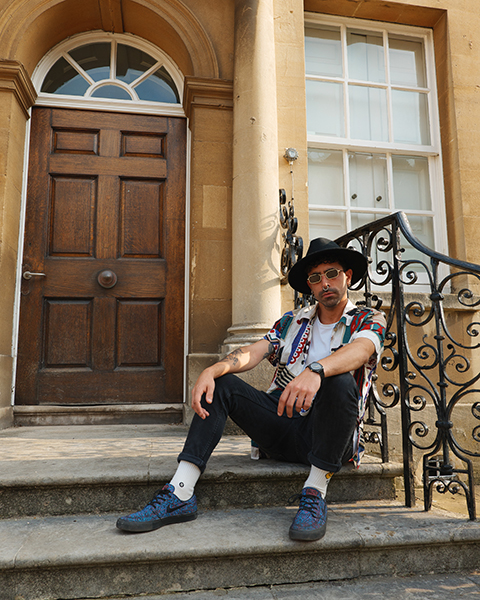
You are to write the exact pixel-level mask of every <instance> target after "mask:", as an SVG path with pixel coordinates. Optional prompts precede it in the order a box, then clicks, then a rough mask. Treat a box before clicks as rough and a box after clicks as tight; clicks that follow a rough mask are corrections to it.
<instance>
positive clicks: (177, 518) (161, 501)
mask: <svg viewBox="0 0 480 600" xmlns="http://www.w3.org/2000/svg"><path fill="white" fill-rule="evenodd" d="M174 489H175V488H174V487H173V485H170V484H169V483H167V485H165V486H163V488H162V489H161V490H160V491H159V492H157V493H156V494H155V496H154V498H153V500H152V501H151V502H149V503H148V504H147V506H145V508H142V510H139V511H138V512H136V513H133V514H131V515H128V516H126V517H120V518H119V519H118V521H117V527H118V529H122V530H123V531H136V532H141V531H153V530H154V529H158V528H159V527H163V526H164V525H170V524H171V523H183V522H184V521H193V520H194V519H196V518H197V498H196V497H195V494H194V495H193V496H192V497H191V498H190V500H187V501H186V502H184V501H183V500H180V498H178V497H177V496H175V494H174V493H173V490H174Z"/></svg>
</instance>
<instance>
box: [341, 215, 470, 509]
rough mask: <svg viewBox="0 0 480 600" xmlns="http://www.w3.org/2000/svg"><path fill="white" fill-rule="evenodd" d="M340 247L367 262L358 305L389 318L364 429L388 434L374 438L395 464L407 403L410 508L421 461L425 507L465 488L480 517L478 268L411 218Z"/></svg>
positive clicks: (392, 220)
mask: <svg viewBox="0 0 480 600" xmlns="http://www.w3.org/2000/svg"><path fill="white" fill-rule="evenodd" d="M336 241H337V243H338V244H340V245H341V246H351V247H356V248H357V249H358V250H360V251H361V252H362V253H363V254H364V255H365V256H366V257H367V259H368V261H369V265H370V266H369V270H368V273H367V275H366V276H365V277H364V278H363V280H362V281H360V282H359V283H357V284H356V285H355V286H354V288H352V289H354V290H356V291H357V292H360V295H361V300H360V303H363V304H366V305H367V306H373V307H374V308H378V309H381V310H385V312H387V313H388V317H387V337H386V342H385V350H384V353H383V355H382V359H381V368H380V369H378V370H377V376H378V381H377V384H376V385H374V386H373V387H372V393H371V398H370V404H369V408H368V411H367V414H366V417H365V423H366V425H378V427H379V428H380V431H378V433H377V432H375V431H374V432H370V433H369V434H367V435H368V436H370V438H371V439H368V437H367V441H374V442H375V441H378V442H380V444H381V447H382V457H383V460H384V461H386V460H388V444H387V419H386V414H387V412H388V411H389V410H390V409H391V408H393V407H395V406H397V407H398V406H399V407H400V412H401V429H402V451H403V465H404V484H405V503H406V505H407V506H413V505H414V504H415V461H416V460H421V464H422V474H423V495H424V505H425V509H426V510H428V509H429V508H430V507H431V504H432V494H433V491H434V490H436V491H437V492H440V493H442V494H445V493H447V492H450V493H452V494H456V493H458V492H459V491H460V490H462V489H463V491H464V493H465V496H466V502H467V506H468V512H469V516H470V519H472V520H473V519H475V517H476V510H475V491H474V473H473V462H472V459H473V458H478V457H480V447H479V445H478V443H479V442H480V383H479V379H480V338H479V334H480V323H479V322H478V321H476V320H475V319H476V311H477V310H480V266H479V265H475V264H472V263H467V262H462V261H460V260H456V259H453V258H450V257H448V256H444V255H442V254H439V253H437V252H434V251H433V250H430V249H429V248H427V247H426V246H424V245H423V244H422V243H421V242H420V241H419V240H418V239H417V238H416V237H415V236H414V235H413V233H412V229H411V227H410V224H409V222H408V220H407V217H406V216H405V214H404V213H403V212H398V213H395V214H393V215H391V216H388V217H385V218H383V219H380V220H378V221H374V222H372V223H368V224H367V225H364V226H363V227H360V228H358V229H355V230H354V231H352V232H350V233H348V234H346V235H344V236H342V237H341V238H338V239H337V240H336ZM409 292H412V297H409V296H410V294H409ZM476 351H477V352H476ZM377 412H378V414H379V415H380V420H379V421H378V420H377V415H376V414H375V413H377ZM414 459H415V460H414Z"/></svg>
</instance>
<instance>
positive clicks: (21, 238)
mask: <svg viewBox="0 0 480 600" xmlns="http://www.w3.org/2000/svg"><path fill="white" fill-rule="evenodd" d="M131 104H132V106H136V107H137V108H138V110H129V111H126V110H125V109H124V108H123V107H122V106H120V105H116V106H112V107H108V108H107V107H106V106H105V107H103V108H101V109H99V108H98V105H96V104H95V105H94V106H92V104H90V103H89V102H88V100H83V103H82V101H81V99H78V100H75V101H73V102H70V101H69V100H68V99H65V100H64V101H63V102H59V99H58V98H56V99H55V102H52V103H48V102H46V100H45V98H43V99H42V102H38V103H37V102H36V103H35V105H34V106H43V107H45V106H50V107H51V108H69V109H71V110H80V109H81V110H95V111H98V110H104V111H105V112H119V113H122V112H129V113H133V114H148V115H149V116H152V111H151V109H149V108H144V109H143V110H142V106H141V105H138V104H135V103H131ZM32 108H33V107H32ZM159 108H160V110H159V111H158V113H156V116H159V117H162V116H167V117H172V116H176V117H179V118H184V119H185V121H186V128H187V136H186V144H185V152H186V156H185V177H186V182H185V257H184V258H185V269H184V284H185V287H184V345H183V404H182V405H180V406H185V405H186V404H187V400H188V399H187V395H188V389H187V355H188V348H189V329H190V328H189V314H190V310H189V309H190V294H189V291H190V285H189V284H190V173H191V131H190V126H189V125H190V124H189V119H188V118H187V116H186V115H185V111H184V109H183V105H182V106H181V109H182V110H181V112H182V113H183V116H182V115H181V114H176V115H171V114H164V112H162V110H161V107H160V106H159ZM122 109H123V110H122ZM165 112H167V113H168V112H169V111H165ZM179 112H180V111H179ZM29 116H30V119H29V120H28V121H27V123H26V132H25V147H24V156H23V164H24V169H23V180H22V195H21V198H22V200H21V207H20V225H19V235H18V252H17V267H16V284H15V303H14V311H13V336H12V357H13V369H12V385H11V406H12V407H13V406H15V391H16V389H15V388H16V377H17V359H18V340H19V325H20V302H21V285H22V265H23V248H24V243H25V217H26V205H27V181H28V165H29V158H30V133H31V123H32V121H31V116H32V109H31V108H30V109H29Z"/></svg>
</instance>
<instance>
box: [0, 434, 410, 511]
mask: <svg viewBox="0 0 480 600" xmlns="http://www.w3.org/2000/svg"><path fill="white" fill-rule="evenodd" d="M185 433H186V429H185V427H179V426H163V427H162V426H154V425H149V426H134V427H132V426H129V427H127V426H117V427H115V426H109V427H100V426H92V427H86V426H82V427H44V428H34V427H31V428H18V429H12V430H6V431H3V432H0V462H1V463H2V469H1V471H0V503H1V507H2V514H1V518H15V517H24V516H47V515H77V514H89V513H96V514H100V513H103V512H120V513H123V512H131V511H133V510H136V509H138V508H140V507H141V506H143V505H144V504H145V503H146V502H148V501H149V500H150V499H151V497H152V494H153V493H154V492H155V491H156V490H158V488H159V487H161V486H163V484H164V483H166V482H167V481H169V480H170V478H171V477H172V475H173V473H174V471H175V468H176V464H177V455H178V453H179V452H180V450H181V448H182V445H183V440H184V437H185ZM307 474H308V467H307V466H304V465H294V464H288V463H281V462H277V461H274V460H268V459H267V460H264V459H262V460H259V461H254V460H252V459H251V458H250V440H249V439H248V438H247V437H246V436H237V435H235V436H224V437H223V438H222V440H221V442H220V444H219V445H218V447H217V449H216V450H215V452H214V454H213V455H212V457H211V459H210V461H209V464H208V467H207V470H206V472H205V473H204V475H203V476H202V477H201V478H200V480H199V482H198V484H197V488H196V491H197V496H198V500H199V504H200V506H201V507H203V508H230V507H232V508H233V507H247V508H250V507H254V506H284V505H285V504H286V502H287V500H288V498H289V497H290V496H292V495H293V494H295V493H297V492H298V491H299V490H300V489H301V487H302V485H303V482H304V481H305V479H306V477H307ZM401 474H402V467H401V465H399V464H390V463H388V464H383V463H381V461H380V460H379V459H377V458H375V457H368V456H367V457H365V460H364V462H363V463H362V465H361V467H360V469H354V468H353V465H348V466H346V467H344V468H342V470H341V471H340V472H339V473H337V474H336V475H335V477H334V478H333V479H332V481H331V483H330V485H329V491H328V497H327V499H328V501H329V502H339V501H343V502H345V501H356V500H362V499H363V500H365V499H370V500H371V499H393V498H395V478H396V477H399V476H401ZM19 498H21V499H22V501H21V502H19Z"/></svg>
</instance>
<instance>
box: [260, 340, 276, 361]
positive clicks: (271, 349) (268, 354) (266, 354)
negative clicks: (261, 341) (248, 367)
mask: <svg viewBox="0 0 480 600" xmlns="http://www.w3.org/2000/svg"><path fill="white" fill-rule="evenodd" d="M274 350H275V346H274V345H273V344H272V342H269V344H268V351H267V352H265V354H264V355H263V357H262V360H263V359H264V358H268V357H269V356H271V355H272V354H273V352H274Z"/></svg>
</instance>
